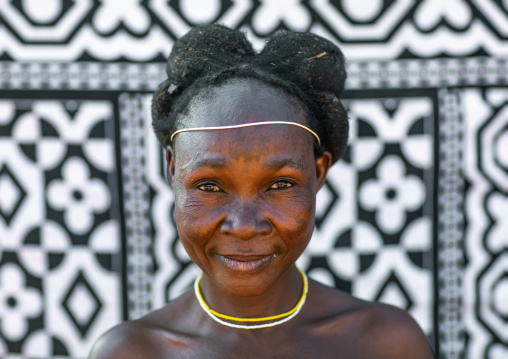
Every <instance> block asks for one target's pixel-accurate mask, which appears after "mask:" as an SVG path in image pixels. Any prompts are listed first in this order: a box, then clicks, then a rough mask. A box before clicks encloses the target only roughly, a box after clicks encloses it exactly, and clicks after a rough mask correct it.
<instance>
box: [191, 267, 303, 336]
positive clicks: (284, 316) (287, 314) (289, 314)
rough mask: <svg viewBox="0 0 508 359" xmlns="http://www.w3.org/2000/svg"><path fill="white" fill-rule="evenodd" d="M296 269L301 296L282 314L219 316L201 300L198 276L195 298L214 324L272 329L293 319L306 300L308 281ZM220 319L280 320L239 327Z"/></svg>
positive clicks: (301, 272)
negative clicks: (298, 275)
mask: <svg viewBox="0 0 508 359" xmlns="http://www.w3.org/2000/svg"><path fill="white" fill-rule="evenodd" d="M297 269H298V271H299V272H300V274H301V275H302V279H303V291H302V296H301V297H300V299H299V300H298V303H296V305H295V306H294V308H293V309H291V310H290V311H288V312H285V313H282V314H277V315H272V316H268V317H261V318H240V317H233V316H230V315H226V314H221V313H219V312H216V311H215V310H213V309H211V308H210V306H209V305H208V304H207V303H206V302H205V300H204V299H203V296H202V295H201V291H200V289H199V282H200V281H201V278H202V277H203V276H202V275H201V276H199V277H198V278H196V281H195V282H194V293H195V295H196V298H197V300H198V302H199V304H200V306H201V308H203V310H204V311H205V313H206V314H208V315H209V316H210V317H211V318H212V319H213V320H215V321H216V322H218V323H220V324H222V325H225V326H228V327H232V328H239V329H259V328H267V327H273V326H276V325H279V324H282V323H285V322H287V321H288V320H290V319H292V318H294V317H295V316H296V315H297V314H298V313H299V312H300V309H301V308H302V307H303V304H304V303H305V299H306V298H307V292H308V290H309V285H308V280H307V276H306V275H305V273H304V272H303V271H302V270H300V269H299V268H297ZM221 318H222V319H227V320H231V321H235V322H266V321H269V320H275V319H280V318H282V319H281V320H278V321H275V322H272V323H267V324H258V325H241V324H233V323H229V322H226V321H224V320H222V319H221Z"/></svg>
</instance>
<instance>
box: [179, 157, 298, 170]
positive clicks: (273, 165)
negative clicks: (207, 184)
mask: <svg viewBox="0 0 508 359" xmlns="http://www.w3.org/2000/svg"><path fill="white" fill-rule="evenodd" d="M228 163H229V161H228V160H227V159H226V158H203V159H200V160H198V161H196V162H194V163H192V164H191V165H189V167H188V169H189V171H194V170H196V169H198V168H202V167H210V168H215V169H220V168H225V167H227V165H228ZM263 167H265V168H267V169H271V170H280V169H281V168H284V167H290V168H294V169H296V170H299V171H306V170H307V168H306V167H305V166H303V165H302V164H301V163H299V162H297V161H294V160H292V159H288V158H283V159H277V160H272V161H268V162H266V163H265V164H264V165H263Z"/></svg>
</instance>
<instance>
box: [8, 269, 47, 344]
mask: <svg viewBox="0 0 508 359" xmlns="http://www.w3.org/2000/svg"><path fill="white" fill-rule="evenodd" d="M41 310H42V300H41V293H40V292H39V291H38V290H36V289H34V288H31V287H28V286H26V277H25V274H24V273H23V271H22V270H21V268H20V267H18V266H16V265H14V264H11V263H7V264H4V265H3V266H1V267H0V313H2V320H1V321H0V323H1V330H2V334H3V335H5V337H6V338H7V339H9V340H19V339H22V338H23V337H24V336H25V335H26V333H27V330H28V320H29V319H30V318H33V317H36V316H38V315H39V314H41Z"/></svg>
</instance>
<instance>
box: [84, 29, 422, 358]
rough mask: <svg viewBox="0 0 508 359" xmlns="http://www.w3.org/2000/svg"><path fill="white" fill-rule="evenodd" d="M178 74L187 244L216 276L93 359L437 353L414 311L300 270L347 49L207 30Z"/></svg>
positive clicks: (174, 104) (179, 200)
mask: <svg viewBox="0 0 508 359" xmlns="http://www.w3.org/2000/svg"><path fill="white" fill-rule="evenodd" d="M167 74H168V79H167V80H166V81H164V82H163V83H162V84H161V85H160V86H159V88H158V90H157V91H156V92H155V95H154V99H153V113H152V117H153V127H154V130H155V133H156V135H157V137H158V139H159V141H160V142H161V144H162V145H163V146H164V147H165V148H166V160H167V178H168V181H169V183H170V185H171V186H172V188H173V190H174V193H175V216H176V223H177V227H178V233H179V235H180V240H181V241H182V244H183V245H184V247H185V249H186V250H187V252H188V254H189V255H190V257H191V258H192V260H193V261H194V262H195V263H196V264H197V265H198V266H199V267H200V268H201V269H202V271H203V275H202V277H200V278H198V280H197V281H196V283H195V286H194V290H191V291H189V292H187V293H186V294H184V295H183V296H181V297H180V298H178V299H176V300H174V301H172V302H170V303H168V304H167V305H166V306H165V307H163V308H161V309H159V310H157V311H155V312H153V313H151V314H149V315H147V316H146V317H144V318H141V319H139V320H136V321H132V322H127V323H124V324H121V325H119V326H117V327H116V328H114V329H112V330H111V331H109V332H108V333H106V334H105V335H103V336H102V338H101V339H99V341H98V342H97V343H96V345H95V347H94V349H93V350H92V353H91V355H90V358H94V359H99V358H101V359H102V358H432V353H431V350H430V348H429V346H428V344H427V341H426V338H425V336H424V335H423V333H422V332H421V330H420V329H419V327H418V326H417V325H416V324H415V322H414V321H413V320H412V319H411V317H410V316H409V315H408V314H406V313H405V312H403V311H401V310H399V309H396V308H393V307H390V306H386V305H383V304H377V303H367V302H364V301H361V300H358V299H355V298H353V297H351V296H350V295H348V294H346V293H343V292H341V291H338V290H336V289H334V288H329V287H326V286H324V285H321V284H319V283H317V282H315V281H312V280H308V279H307V278H306V276H305V275H304V274H303V273H302V272H300V271H299V269H297V268H296V266H295V261H296V260H297V259H298V257H299V256H300V255H301V254H302V252H303V251H304V249H305V247H306V246H307V244H308V242H309V240H310V238H311V234H312V231H313V229H314V212H315V199H316V193H317V192H318V190H319V189H320V188H321V186H322V185H323V184H324V181H325V178H326V174H327V172H328V169H329V168H330V166H331V165H332V164H333V163H334V162H335V161H337V160H338V159H339V158H340V155H341V153H342V150H343V148H344V146H345V144H346V142H347V133H348V122H347V113H346V111H345V110H344V108H343V107H342V105H341V103H340V101H339V96H340V94H341V93H342V91H343V89H344V81H345V78H346V73H345V68H344V57H343V55H342V53H341V52H340V50H339V49H338V48H337V47H336V46H335V45H333V44H332V43H330V42H328V41H326V40H324V39H322V38H320V37H318V36H315V35H312V34H306V33H290V32H287V33H281V34H277V35H275V36H273V37H272V38H271V39H270V40H269V42H268V43H267V44H266V46H265V48H264V49H263V50H262V51H261V52H260V53H259V54H256V53H255V52H254V51H253V50H252V48H251V46H250V44H249V43H248V42H247V41H246V40H245V37H244V35H243V34H242V33H241V32H238V31H235V30H231V29H228V28H226V27H222V26H219V25H207V26H202V27H197V28H195V29H193V30H192V31H190V32H189V33H188V34H187V35H185V36H184V37H183V38H181V39H179V40H178V41H177V42H176V43H175V45H174V47H173V50H172V53H171V55H170V57H169V59H168V63H167Z"/></svg>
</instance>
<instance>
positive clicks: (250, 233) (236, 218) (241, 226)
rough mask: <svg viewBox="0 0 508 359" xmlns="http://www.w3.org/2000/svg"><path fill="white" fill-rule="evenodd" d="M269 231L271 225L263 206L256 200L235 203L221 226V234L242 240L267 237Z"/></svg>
mask: <svg viewBox="0 0 508 359" xmlns="http://www.w3.org/2000/svg"><path fill="white" fill-rule="evenodd" d="M271 231H272V224H271V223H270V221H269V220H268V218H267V217H266V213H264V206H263V204H262V203H260V202H259V201H256V200H242V201H236V202H235V203H234V204H233V205H231V207H230V208H229V209H228V213H227V217H226V218H225V219H224V221H223V222H222V224H221V232H222V233H224V234H228V235H232V236H235V237H237V238H240V239H243V240H248V239H251V238H253V237H255V236H260V235H267V234H269V233H270V232H271Z"/></svg>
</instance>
